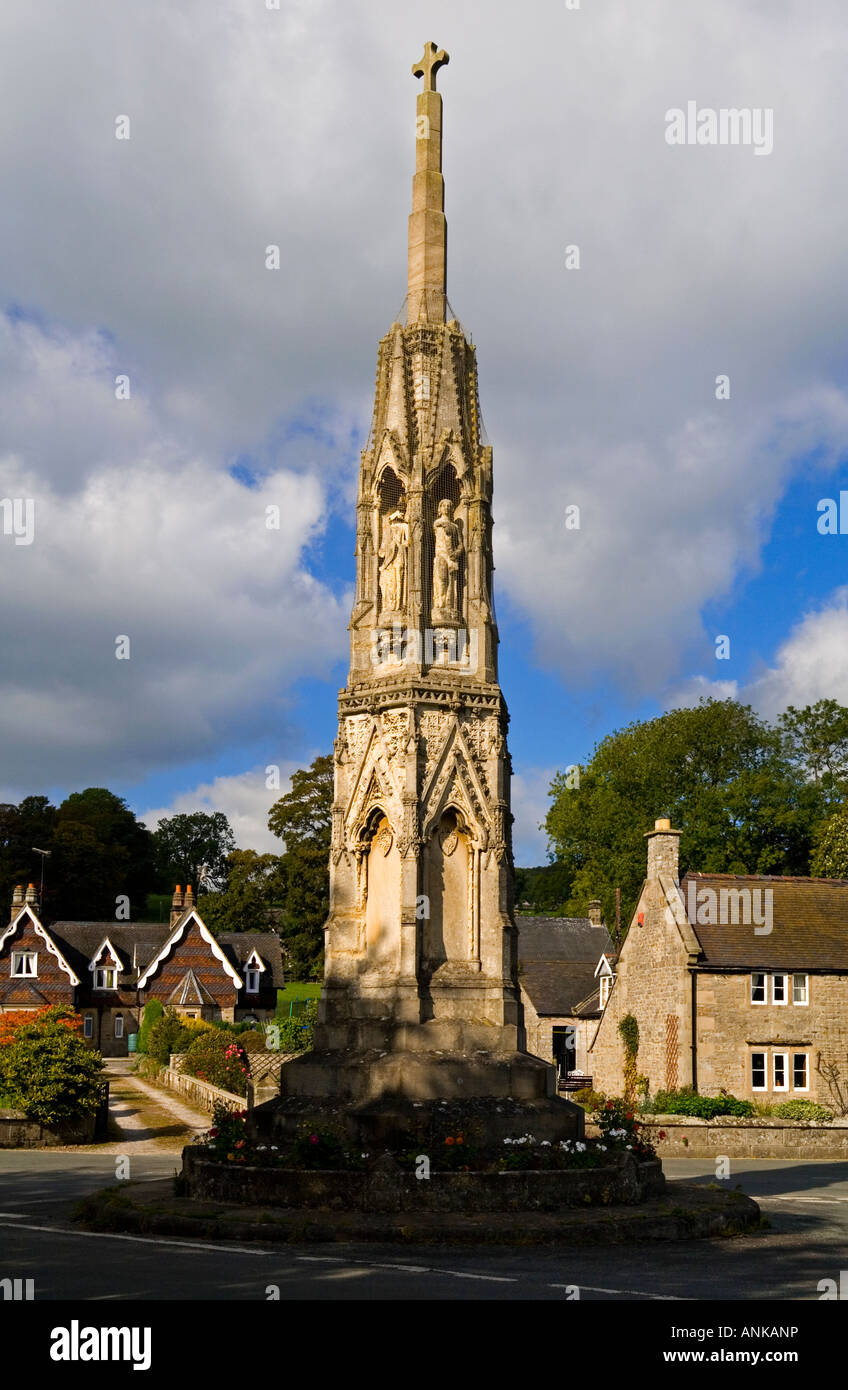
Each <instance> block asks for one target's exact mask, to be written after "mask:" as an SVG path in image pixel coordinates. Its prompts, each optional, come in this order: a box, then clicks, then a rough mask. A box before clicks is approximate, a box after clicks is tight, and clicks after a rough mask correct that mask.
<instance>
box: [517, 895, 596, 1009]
mask: <svg viewBox="0 0 848 1390" xmlns="http://www.w3.org/2000/svg"><path fill="white" fill-rule="evenodd" d="M515 920H516V925H517V926H518V961H519V977H518V980H519V984H520V985H521V986H522V988H523V989H524V990H525V991H526V993H527V995H528V997H529V999H530V1001H531V1003H532V1005H533V1007H534V1009H535V1010H536V1013H537V1014H539V1015H550V1016H553V1017H568V1016H570V1015H572V1014H575V1013H576V1012H577V1007H578V1005H580V1004H581V1003H582V1002H584V1001H586V999H587V998H588V997H589V996H591V994H592V992H593V990H595V970H596V967H597V963H598V958H599V956H600V955H601V954H602V953H603V952H608V953H610V954H611V953H612V940H611V938H610V934H609V932H608V931H607V929H606V927H596V926H594V925H593V924H592V923H591V922H590V920H589V918H588V917H516V919H515Z"/></svg>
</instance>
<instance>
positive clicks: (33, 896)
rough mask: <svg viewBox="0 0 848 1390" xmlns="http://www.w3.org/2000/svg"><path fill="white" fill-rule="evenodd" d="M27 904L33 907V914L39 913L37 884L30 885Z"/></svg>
mask: <svg viewBox="0 0 848 1390" xmlns="http://www.w3.org/2000/svg"><path fill="white" fill-rule="evenodd" d="M26 904H27V907H31V908H32V910H33V912H35V913H37V912H38V894H37V893H36V891H35V884H34V883H28V884H27V890H26Z"/></svg>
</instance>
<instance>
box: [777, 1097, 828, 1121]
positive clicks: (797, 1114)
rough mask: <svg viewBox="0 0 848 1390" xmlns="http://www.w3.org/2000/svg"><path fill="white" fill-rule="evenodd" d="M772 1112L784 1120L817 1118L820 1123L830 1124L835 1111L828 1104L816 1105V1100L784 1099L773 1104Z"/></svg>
mask: <svg viewBox="0 0 848 1390" xmlns="http://www.w3.org/2000/svg"><path fill="white" fill-rule="evenodd" d="M772 1114H774V1115H778V1116H779V1117H780V1118H781V1119H782V1120H815V1122H816V1123H817V1124H820V1125H826V1124H829V1123H830V1121H831V1120H832V1119H833V1111H832V1110H828V1108H827V1106H826V1105H816V1102H815V1101H814V1100H784V1101H781V1103H780V1105H775V1106H772Z"/></svg>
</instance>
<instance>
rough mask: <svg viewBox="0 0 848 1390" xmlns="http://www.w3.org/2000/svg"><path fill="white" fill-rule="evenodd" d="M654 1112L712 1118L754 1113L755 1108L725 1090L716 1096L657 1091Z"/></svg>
mask: <svg viewBox="0 0 848 1390" xmlns="http://www.w3.org/2000/svg"><path fill="white" fill-rule="evenodd" d="M653 1109H654V1113H655V1114H657V1115H694V1116H696V1117H697V1118H698V1119H700V1120H713V1119H715V1117H716V1115H739V1116H745V1115H754V1114H755V1113H756V1111H755V1108H754V1106H753V1104H752V1103H751V1101H749V1100H737V1098H736V1096H729V1095H727V1094H726V1092H724V1091H722V1093H721V1094H720V1095H718V1096H699V1095H698V1094H697V1092H695V1091H691V1090H681V1091H657V1094H656V1095H655V1096H654V1105H653Z"/></svg>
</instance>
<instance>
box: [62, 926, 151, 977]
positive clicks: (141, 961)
mask: <svg viewBox="0 0 848 1390" xmlns="http://www.w3.org/2000/svg"><path fill="white" fill-rule="evenodd" d="M47 930H48V931H49V932H50V935H51V936H53V937H55V939H56V941H57V943H58V945H59V948H60V950H61V951H62V954H63V955H64V956H65V957H66V958H67V961H68V964H69V965H71V966H72V967H73V969H74V970H75V971H76V973H77V974H78V975H79V977H80V979H81V980H83V981H86V980H88V979H89V978H90V976H89V975H88V967H89V964H90V962H91V958H92V956H93V955H94V952H95V951H96V950H97V948H98V946H100V945H101V944H102V942H103V940H104V938H105V937H107V936H108V938H109V940H110V941H111V943H112V945H113V946H114V947H115V950H116V951H117V952H118V955H119V956H120V957H121V964H122V966H123V970H122V974H124V975H128V974H132V975H133V977H134V976H135V972H134V971H132V961H133V950H134V949H135V958H136V965H137V966H138V967H139V969H141V970H143V969H144V967H145V966H146V965H148V964H149V963H150V961H151V960H152V959H153V957H154V956H155V955H156V952H157V951H158V950H159V949H160V948H161V946H162V945H163V943H164V942H165V940H166V939H167V937H168V935H169V933H170V930H171V928H170V926H169V925H168V923H167V922H115V921H111V922H52V923H51V925H50V926H49V927H48V928H47Z"/></svg>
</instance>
